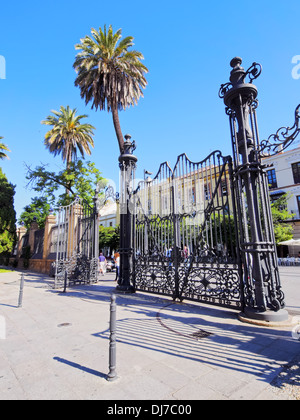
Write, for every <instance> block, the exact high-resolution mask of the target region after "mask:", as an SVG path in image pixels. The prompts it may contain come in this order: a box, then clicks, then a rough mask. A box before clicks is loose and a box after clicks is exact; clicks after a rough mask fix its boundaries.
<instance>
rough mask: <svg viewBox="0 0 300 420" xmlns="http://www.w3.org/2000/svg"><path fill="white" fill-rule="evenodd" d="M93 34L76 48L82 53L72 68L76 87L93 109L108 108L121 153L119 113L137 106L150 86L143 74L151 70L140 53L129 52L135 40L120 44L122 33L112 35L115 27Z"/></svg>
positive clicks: (93, 31)
mask: <svg viewBox="0 0 300 420" xmlns="http://www.w3.org/2000/svg"><path fill="white" fill-rule="evenodd" d="M91 33H92V36H85V37H84V38H82V39H81V40H80V41H81V43H80V44H76V45H75V49H76V50H81V52H79V53H78V54H77V55H76V58H75V62H74V65H73V67H74V68H75V70H76V72H77V77H76V80H75V86H79V88H80V95H81V97H82V98H84V99H85V103H86V104H87V103H88V102H90V101H92V108H93V107H95V108H96V110H97V109H98V108H100V110H103V109H105V108H106V107H107V111H111V112H112V117H113V123H114V127H115V131H116V135H117V139H118V143H119V148H120V152H122V151H123V148H124V139H123V135H122V131H121V126H120V121H119V115H118V111H120V110H122V109H126V108H127V107H128V106H129V105H134V104H137V101H138V99H139V98H140V96H143V91H142V89H143V88H145V87H146V85H147V81H146V78H145V76H144V74H145V73H147V72H148V69H147V67H146V66H145V65H144V64H142V63H141V61H140V60H142V59H143V58H144V57H143V55H142V54H141V53H140V52H139V51H135V50H131V51H128V49H129V48H130V47H132V46H133V45H134V44H133V37H132V36H128V37H126V38H124V39H123V40H121V38H122V30H121V29H119V30H118V31H117V32H116V33H113V29H112V26H111V25H110V26H109V29H108V31H107V30H106V25H105V26H104V30H103V31H102V29H101V28H99V31H97V30H96V29H94V28H93V29H92V30H91Z"/></svg>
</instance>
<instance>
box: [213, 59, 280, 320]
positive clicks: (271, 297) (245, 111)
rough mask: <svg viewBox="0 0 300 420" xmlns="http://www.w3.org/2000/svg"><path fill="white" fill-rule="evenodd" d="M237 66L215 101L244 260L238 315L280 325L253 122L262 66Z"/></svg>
mask: <svg viewBox="0 0 300 420" xmlns="http://www.w3.org/2000/svg"><path fill="white" fill-rule="evenodd" d="M241 64H242V60H241V58H239V57H235V58H233V59H232V60H231V62H230V65H231V67H232V68H233V69H232V71H231V74H230V82H229V83H226V84H224V85H221V88H220V92H219V96H220V97H221V98H223V99H224V103H225V105H226V113H227V115H229V120H230V131H231V140H232V148H233V159H234V186H235V199H236V203H237V209H238V218H239V235H240V241H239V247H240V252H241V254H242V261H243V289H244V309H243V316H245V317H246V318H251V319H256V320H260V321H268V322H281V321H285V320H287V319H288V312H287V311H286V310H284V309H283V308H284V306H285V304H284V294H283V292H282V289H281V284H280V277H279V270H278V262H277V254H276V245H275V237H274V228H273V222H272V215H271V207H270V201H269V195H268V181H267V175H266V171H265V168H264V166H263V165H262V162H261V153H260V141H259V137H258V127H257V121H256V112H255V110H256V108H257V105H258V102H257V100H256V98H257V88H256V86H255V85H254V84H253V83H252V81H253V80H254V79H256V78H257V77H258V76H259V75H260V73H261V66H260V65H259V64H257V63H253V65H252V66H251V67H250V68H249V69H248V70H247V71H245V70H244V69H243V67H241ZM246 77H249V82H248V83H246V82H245V79H246Z"/></svg>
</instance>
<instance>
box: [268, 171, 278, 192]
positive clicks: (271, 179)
mask: <svg viewBox="0 0 300 420" xmlns="http://www.w3.org/2000/svg"><path fill="white" fill-rule="evenodd" d="M267 175H268V184H269V189H270V190H272V189H273V188H277V179H276V173H275V169H270V170H269V171H267Z"/></svg>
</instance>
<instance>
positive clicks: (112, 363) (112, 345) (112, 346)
mask: <svg viewBox="0 0 300 420" xmlns="http://www.w3.org/2000/svg"><path fill="white" fill-rule="evenodd" d="M116 311H117V305H116V295H114V294H112V295H111V303H110V324H109V327H110V340H109V373H108V375H107V377H106V379H107V380H108V381H114V380H115V379H117V373H116V332H117V321H116Z"/></svg>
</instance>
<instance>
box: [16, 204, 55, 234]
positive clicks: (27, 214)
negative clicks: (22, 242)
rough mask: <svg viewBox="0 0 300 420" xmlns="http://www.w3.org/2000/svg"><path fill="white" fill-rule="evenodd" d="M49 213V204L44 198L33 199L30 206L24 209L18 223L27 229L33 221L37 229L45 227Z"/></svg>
mask: <svg viewBox="0 0 300 420" xmlns="http://www.w3.org/2000/svg"><path fill="white" fill-rule="evenodd" d="M49 212H50V204H49V203H48V200H47V198H46V197H34V198H32V199H31V204H29V205H27V206H25V207H24V211H23V212H22V213H21V215H20V217H19V220H18V223H22V222H23V223H24V226H25V227H26V228H27V229H29V227H30V225H31V223H32V222H33V221H35V222H37V224H38V226H39V229H43V228H44V227H45V222H46V217H47V216H48V214H49Z"/></svg>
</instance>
